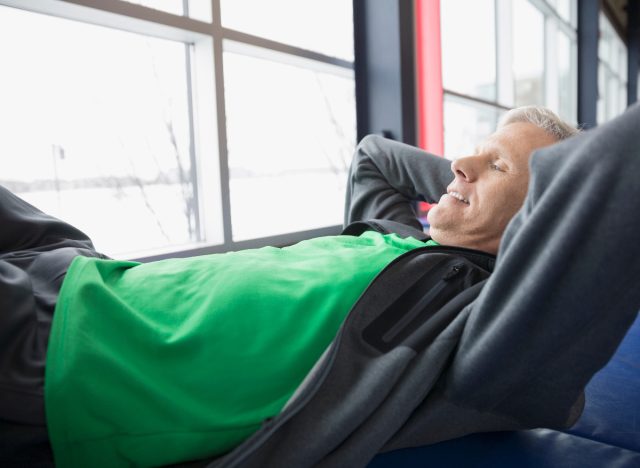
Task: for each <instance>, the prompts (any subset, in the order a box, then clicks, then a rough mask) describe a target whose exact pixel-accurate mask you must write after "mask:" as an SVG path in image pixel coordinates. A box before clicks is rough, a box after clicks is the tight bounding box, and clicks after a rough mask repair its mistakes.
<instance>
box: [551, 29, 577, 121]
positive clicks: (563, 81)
mask: <svg viewBox="0 0 640 468" xmlns="http://www.w3.org/2000/svg"><path fill="white" fill-rule="evenodd" d="M556 37H557V44H556V47H557V70H558V104H559V110H558V111H559V114H560V117H562V118H563V119H565V120H568V121H570V122H574V121H575V120H576V117H575V111H576V108H575V107H576V106H575V105H574V102H575V96H576V93H577V84H576V83H575V82H574V81H573V80H572V76H573V74H572V73H571V68H572V64H573V62H572V60H571V39H569V37H568V36H567V35H566V34H564V33H563V32H562V31H558V33H557V36H556Z"/></svg>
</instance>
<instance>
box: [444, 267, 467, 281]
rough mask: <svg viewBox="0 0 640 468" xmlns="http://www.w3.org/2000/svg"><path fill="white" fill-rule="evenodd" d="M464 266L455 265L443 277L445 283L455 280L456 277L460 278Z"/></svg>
mask: <svg viewBox="0 0 640 468" xmlns="http://www.w3.org/2000/svg"><path fill="white" fill-rule="evenodd" d="M462 267H463V265H462V264H459V265H453V267H451V270H449V271H448V272H447V273H446V274H445V275H444V276H443V277H442V279H443V280H444V281H449V280H450V279H452V278H455V277H456V276H458V275H459V274H460V272H461V271H462Z"/></svg>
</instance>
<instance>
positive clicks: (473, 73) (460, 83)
mask: <svg viewBox="0 0 640 468" xmlns="http://www.w3.org/2000/svg"><path fill="white" fill-rule="evenodd" d="M440 8H441V13H440V14H441V21H442V25H443V27H442V79H443V82H444V83H445V87H446V88H447V89H448V90H450V91H454V92H457V93H460V94H466V95H469V96H474V97H477V98H483V99H487V100H495V99H496V53H495V51H496V33H495V20H494V18H495V11H494V1H493V0H474V1H468V0H447V1H443V2H441V3H440ZM461 12H464V14H461ZM463 38H464V39H463Z"/></svg>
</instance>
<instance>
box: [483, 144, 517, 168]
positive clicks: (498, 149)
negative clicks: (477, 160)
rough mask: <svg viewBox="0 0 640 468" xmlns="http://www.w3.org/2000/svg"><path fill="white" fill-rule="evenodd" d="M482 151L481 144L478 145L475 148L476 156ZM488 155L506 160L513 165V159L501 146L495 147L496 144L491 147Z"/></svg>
mask: <svg viewBox="0 0 640 468" xmlns="http://www.w3.org/2000/svg"><path fill="white" fill-rule="evenodd" d="M481 149H482V145H481V144H479V145H476V147H475V148H474V152H475V154H478V153H480V150H481ZM488 153H491V154H493V155H496V156H497V157H498V158H500V159H504V160H505V161H507V162H508V163H510V164H513V158H511V157H510V156H509V154H508V152H507V151H505V150H504V148H502V147H500V146H499V145H495V143H494V144H492V145H491V146H490V148H489V151H488Z"/></svg>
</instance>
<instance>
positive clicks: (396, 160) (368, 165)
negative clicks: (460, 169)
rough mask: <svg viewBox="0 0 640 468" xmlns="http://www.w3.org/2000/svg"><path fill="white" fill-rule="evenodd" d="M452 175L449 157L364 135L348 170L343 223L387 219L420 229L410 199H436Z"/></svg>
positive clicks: (430, 200)
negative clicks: (445, 157) (447, 158)
mask: <svg viewBox="0 0 640 468" xmlns="http://www.w3.org/2000/svg"><path fill="white" fill-rule="evenodd" d="M452 179H453V174H452V173H451V162H450V161H448V160H446V159H444V158H440V157H438V156H434V155H432V154H429V153H427V152H425V151H422V150H420V149H418V148H415V147H413V146H410V145H406V144H403V143H399V142H396V141H393V140H388V139H385V138H383V137H380V136H377V135H369V136H366V137H365V138H363V139H362V141H361V142H360V144H359V145H358V147H357V149H356V152H355V155H354V158H353V162H352V164H351V168H350V170H349V178H348V183H347V196H346V204H345V217H344V224H345V226H346V225H348V224H349V223H351V222H354V221H361V220H366V219H390V220H393V221H397V222H400V223H403V224H406V225H409V226H413V227H416V228H419V229H420V228H421V227H422V226H421V225H420V222H419V221H418V220H417V218H416V216H415V212H414V211H413V206H412V204H413V202H414V201H427V202H436V201H438V200H439V198H440V196H441V195H442V194H443V193H444V192H445V191H446V187H447V185H448V184H449V183H450V182H451V180H452Z"/></svg>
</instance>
